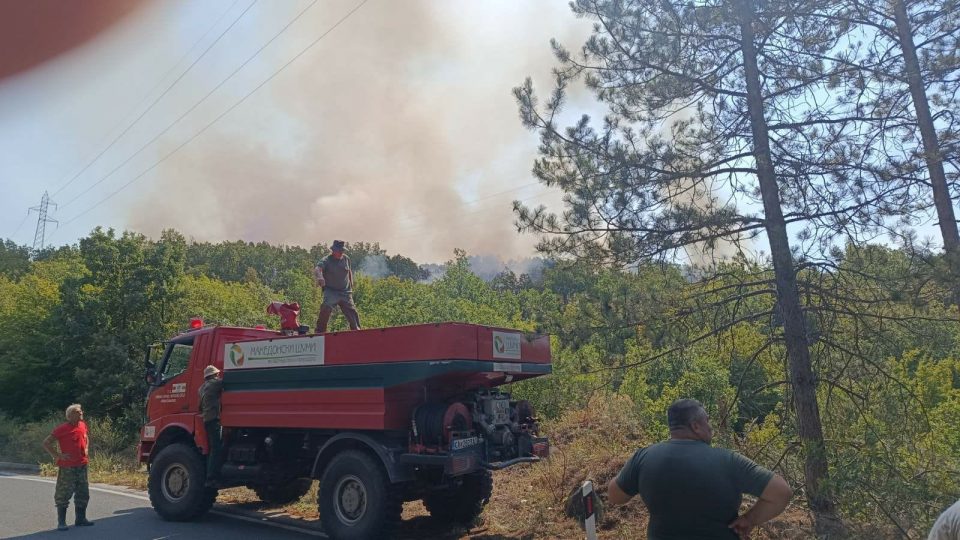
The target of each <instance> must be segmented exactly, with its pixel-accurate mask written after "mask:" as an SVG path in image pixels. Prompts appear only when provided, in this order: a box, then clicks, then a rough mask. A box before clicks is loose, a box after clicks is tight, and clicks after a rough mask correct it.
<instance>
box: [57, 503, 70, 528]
mask: <svg viewBox="0 0 960 540" xmlns="http://www.w3.org/2000/svg"><path fill="white" fill-rule="evenodd" d="M67 528H68V527H67V507H66V506H58V507H57V530H58V531H65V530H67Z"/></svg>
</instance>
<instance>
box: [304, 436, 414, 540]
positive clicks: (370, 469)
mask: <svg viewBox="0 0 960 540" xmlns="http://www.w3.org/2000/svg"><path fill="white" fill-rule="evenodd" d="M317 507H318V509H319V510H320V523H321V524H322V525H323V529H324V531H325V532H326V533H327V535H328V536H329V537H330V538H333V539H334V540H347V539H349V540H365V539H378V540H379V539H381V538H390V537H391V536H392V535H393V533H394V531H395V529H396V527H397V526H398V525H399V524H400V512H401V511H402V510H403V499H402V498H401V496H400V490H399V489H398V488H397V487H396V486H394V485H392V484H391V483H390V479H389V478H387V475H386V472H385V471H384V470H383V467H382V466H381V464H380V463H378V462H377V461H376V460H374V459H373V458H372V457H370V455H369V454H367V453H365V452H361V451H358V450H348V451H345V452H342V453H340V454H338V455H336V456H334V458H333V459H332V460H330V464H329V465H327V468H326V469H325V470H324V472H323V478H321V479H320V491H319V493H318V495H317Z"/></svg>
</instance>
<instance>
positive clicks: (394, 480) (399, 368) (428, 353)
mask: <svg viewBox="0 0 960 540" xmlns="http://www.w3.org/2000/svg"><path fill="white" fill-rule="evenodd" d="M209 365H214V366H216V367H218V368H220V369H222V370H223V388H224V391H223V397H222V409H221V423H222V425H223V431H224V442H223V456H224V464H223V467H222V468H221V478H222V480H221V482H220V483H219V484H217V486H216V487H208V486H206V485H205V482H204V479H205V475H206V462H207V460H206V454H207V453H208V448H207V443H206V433H205V432H204V428H203V421H202V419H201V417H200V415H199V394H198V389H199V387H200V385H201V384H202V383H203V370H204V368H206V367H207V366H209ZM550 370H551V365H550V340H549V337H547V336H543V335H534V334H526V333H523V332H519V331H515V330H508V329H500V328H492V327H487V326H479V325H473V324H461V323H439V324H424V325H414V326H403V327H392V328H377V329H369V330H359V331H353V332H340V333H328V334H322V335H292V336H285V335H281V334H280V333H279V332H275V331H270V330H264V329H259V328H234V327H225V326H212V327H203V326H202V325H198V327H197V328H195V329H193V330H191V331H189V332H186V333H183V334H181V335H178V336H176V337H174V338H172V339H170V340H169V341H167V342H165V343H162V344H158V345H157V346H154V347H152V348H151V349H150V350H149V351H148V353H147V357H146V379H147V381H148V383H149V384H150V391H149V397H148V400H147V422H146V424H145V425H144V426H143V429H142V431H141V438H140V444H139V445H138V448H137V453H138V456H139V460H140V461H141V462H142V463H146V464H148V468H149V493H150V500H151V503H152V504H153V507H154V509H155V510H156V511H157V512H158V513H159V514H160V516H162V517H163V518H164V519H169V520H190V519H193V518H196V517H198V516H200V515H201V514H203V513H205V512H206V511H207V510H209V509H210V508H211V506H212V505H213V502H214V499H215V498H216V494H217V488H222V487H231V486H248V487H250V488H251V489H253V490H254V491H255V492H256V493H257V495H258V496H259V497H260V498H261V499H262V500H264V501H266V502H272V503H284V502H289V501H293V500H296V499H298V498H299V497H301V496H303V494H304V493H306V491H307V490H308V489H309V487H310V484H311V481H312V480H313V479H317V480H319V481H320V484H319V495H318V501H317V504H318V508H319V511H320V520H321V523H322V525H323V527H324V530H325V531H326V532H327V534H328V535H329V536H330V537H332V538H335V539H341V538H351V539H360V538H385V537H388V536H389V535H390V534H391V533H392V531H393V530H394V528H395V526H396V525H397V524H398V523H399V521H400V512H401V506H402V503H403V502H404V501H410V500H418V499H422V500H423V501H424V504H425V505H426V507H427V509H428V510H429V511H430V513H431V515H432V516H433V517H434V518H435V519H440V520H444V521H447V522H460V523H467V522H470V521H472V520H473V519H474V518H476V516H477V515H479V513H480V512H481V511H482V509H483V506H484V505H485V504H486V502H487V500H488V499H489V497H490V493H491V489H492V477H491V473H490V471H491V470H496V469H502V468H505V467H509V466H511V465H514V464H518V463H525V462H534V461H538V460H539V459H541V458H542V457H545V456H546V455H547V454H548V451H549V450H548V448H549V447H548V444H547V440H546V439H545V438H543V437H540V436H539V433H538V424H537V420H536V416H535V413H534V411H533V408H532V407H531V406H530V404H529V403H528V402H526V401H523V400H515V399H513V398H511V396H510V394H508V393H506V392H503V391H501V390H500V389H499V388H498V387H500V386H501V385H503V384H505V383H509V382H511V381H519V380H522V379H527V378H530V377H536V376H539V375H544V374H547V373H550Z"/></svg>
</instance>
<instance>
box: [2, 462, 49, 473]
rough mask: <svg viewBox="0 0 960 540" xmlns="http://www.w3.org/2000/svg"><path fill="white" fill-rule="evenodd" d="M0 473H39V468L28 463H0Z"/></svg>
mask: <svg viewBox="0 0 960 540" xmlns="http://www.w3.org/2000/svg"><path fill="white" fill-rule="evenodd" d="M0 471H13V472H30V473H39V472H40V466H39V465H32V464H30V463H13V462H10V461H0Z"/></svg>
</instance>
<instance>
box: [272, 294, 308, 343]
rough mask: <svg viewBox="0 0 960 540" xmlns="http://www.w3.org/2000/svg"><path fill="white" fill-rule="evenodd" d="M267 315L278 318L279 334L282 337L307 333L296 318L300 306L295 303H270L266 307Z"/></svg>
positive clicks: (305, 327) (305, 328)
mask: <svg viewBox="0 0 960 540" xmlns="http://www.w3.org/2000/svg"><path fill="white" fill-rule="evenodd" d="M267 314H269V315H279V316H280V333H281V334H283V335H286V336H289V335H293V334H305V333H307V330H308V328H307V326H305V325H301V324H300V320H299V319H298V318H297V317H298V316H299V315H300V304H298V303H297V302H293V303H290V304H285V303H283V302H270V305H268V306H267Z"/></svg>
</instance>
